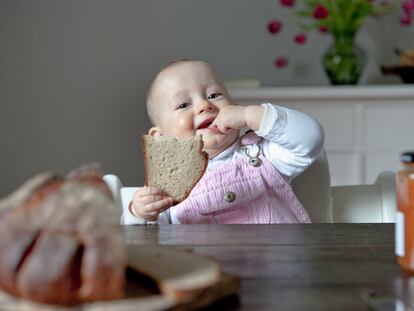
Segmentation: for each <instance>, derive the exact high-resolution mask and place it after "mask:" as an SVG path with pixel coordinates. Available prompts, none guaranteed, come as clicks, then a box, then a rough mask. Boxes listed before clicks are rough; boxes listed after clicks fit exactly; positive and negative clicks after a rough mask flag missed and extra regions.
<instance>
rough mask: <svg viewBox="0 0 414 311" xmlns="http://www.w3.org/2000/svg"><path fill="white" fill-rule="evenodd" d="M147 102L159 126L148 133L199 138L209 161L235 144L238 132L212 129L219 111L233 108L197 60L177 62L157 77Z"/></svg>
mask: <svg viewBox="0 0 414 311" xmlns="http://www.w3.org/2000/svg"><path fill="white" fill-rule="evenodd" d="M155 83H156V85H155V86H154V88H153V92H152V96H151V102H152V105H155V107H154V108H155V109H153V110H154V113H155V114H156V115H155V119H157V120H159V122H158V123H159V124H157V126H156V127H155V128H152V129H151V130H150V134H151V131H153V134H154V131H155V132H157V133H159V134H164V135H172V136H175V137H176V138H178V139H179V138H187V137H192V136H194V135H202V137H203V141H204V150H205V151H206V152H207V153H208V154H209V156H210V158H213V157H214V156H216V155H217V154H219V153H220V152H221V151H223V150H224V149H226V148H227V147H228V146H230V145H231V144H232V143H234V142H235V141H236V139H237V138H238V135H239V131H238V130H232V131H229V132H227V133H226V134H225V133H222V132H220V131H219V130H218V129H217V128H215V127H214V120H215V118H216V117H217V115H218V113H219V111H220V109H221V108H222V107H224V106H228V105H233V104H234V103H233V100H232V99H231V97H230V95H229V94H228V92H227V90H226V88H225V87H224V85H223V83H222V82H221V80H220V79H219V78H218V77H217V75H216V73H215V72H214V71H213V70H212V68H211V67H210V66H209V65H208V64H206V63H204V62H200V61H186V62H183V63H177V64H174V65H172V66H171V67H169V68H167V69H165V70H164V71H163V72H162V73H161V74H160V75H159V76H158V78H157V80H156V82H155Z"/></svg>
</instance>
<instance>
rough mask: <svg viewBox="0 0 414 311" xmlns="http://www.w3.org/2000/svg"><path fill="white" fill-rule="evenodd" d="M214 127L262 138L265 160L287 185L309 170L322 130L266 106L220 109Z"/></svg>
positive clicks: (319, 147) (291, 113)
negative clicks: (249, 131)
mask: <svg viewBox="0 0 414 311" xmlns="http://www.w3.org/2000/svg"><path fill="white" fill-rule="evenodd" d="M214 124H215V125H216V126H217V127H218V129H219V130H220V131H222V132H229V131H231V130H232V129H241V128H248V129H251V130H254V131H255V132H256V134H257V135H259V136H261V137H263V138H264V139H265V141H264V142H263V153H264V155H265V157H266V158H267V159H268V160H269V161H270V162H271V163H272V164H273V165H274V166H275V167H276V168H277V169H278V170H279V172H280V173H281V174H282V175H283V176H284V177H285V179H286V180H287V181H288V182H290V181H291V180H292V179H293V178H294V177H296V176H297V175H299V174H300V173H302V172H303V171H304V170H305V169H306V168H307V167H309V165H311V164H312V163H313V161H314V160H315V159H316V157H317V155H318V154H319V152H320V151H321V150H322V147H323V141H324V135H323V129H322V127H321V126H320V124H319V123H318V122H317V121H316V120H315V119H313V118H311V117H310V116H308V115H306V114H304V113H302V112H299V111H296V110H293V109H288V108H285V107H280V106H275V105H272V104H268V103H266V104H262V105H255V106H236V105H231V106H224V107H221V108H220V112H219V114H218V116H217V118H216V120H215V121H214Z"/></svg>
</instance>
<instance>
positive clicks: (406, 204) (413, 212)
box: [395, 151, 414, 273]
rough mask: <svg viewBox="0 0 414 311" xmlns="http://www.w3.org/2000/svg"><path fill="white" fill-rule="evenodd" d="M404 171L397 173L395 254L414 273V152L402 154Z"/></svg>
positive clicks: (399, 261)
mask: <svg viewBox="0 0 414 311" xmlns="http://www.w3.org/2000/svg"><path fill="white" fill-rule="evenodd" d="M400 161H401V163H402V164H403V169H402V170H400V171H399V172H397V176H396V178H397V180H396V181H397V214H396V223H395V253H396V255H397V261H398V263H399V264H400V266H401V267H402V268H403V269H404V270H405V271H407V272H410V273H414V151H410V152H404V153H402V154H401V157H400Z"/></svg>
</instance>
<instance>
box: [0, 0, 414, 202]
mask: <svg viewBox="0 0 414 311" xmlns="http://www.w3.org/2000/svg"><path fill="white" fill-rule="evenodd" d="M275 17H277V18H282V19H285V18H286V10H281V9H279V8H278V6H277V4H276V1H274V0H269V1H251V0H227V1H222V0H210V1H201V0H171V1H160V0H141V1H138V0H137V1H132V0H129V1H126V0H119V1H118V0H66V1H59V0H38V1H29V0H27V1H19V0H0V178H1V180H0V197H2V196H4V195H6V194H7V193H9V192H10V191H12V190H13V189H15V188H16V187H17V186H18V185H19V184H20V183H22V182H23V181H24V180H25V179H27V178H28V177H30V176H32V175H34V174H36V173H38V172H41V171H45V170H53V171H56V172H58V173H65V172H67V171H68V170H69V169H71V168H73V167H75V166H77V165H79V164H81V163H85V162H90V161H99V162H100V163H101V164H102V166H103V168H104V170H105V171H106V172H113V173H115V174H118V175H119V176H120V177H121V179H122V181H123V182H124V184H126V185H140V184H142V183H143V170H142V157H141V154H140V148H139V143H138V142H139V137H140V135H141V134H142V133H144V132H145V131H146V130H147V129H148V127H149V122H148V120H147V117H146V112H145V105H144V99H145V90H146V88H147V86H148V84H149V81H150V80H151V79H152V77H153V76H154V74H155V72H156V71H157V70H158V68H159V67H160V66H162V65H163V64H165V63H166V62H168V61H169V60H171V59H174V58H182V57H186V58H200V59H205V60H207V61H208V62H210V63H211V64H212V65H213V66H214V67H216V69H217V70H218V71H219V72H220V73H221V75H222V76H223V77H224V78H257V79H260V81H261V83H262V84H263V85H273V86H284V85H328V81H327V79H326V77H325V75H324V73H323V71H322V68H321V66H320V63H319V61H320V55H321V54H322V53H323V51H324V50H325V49H326V48H327V47H328V46H329V44H330V38H329V36H321V35H319V34H315V35H313V36H311V38H310V42H309V44H308V45H306V46H305V47H303V48H301V49H298V50H296V52H295V53H296V54H295V65H293V66H291V67H289V68H287V69H286V70H284V71H277V70H275V69H274V67H273V66H272V61H273V58H274V57H275V55H276V54H277V53H278V51H279V50H281V51H283V50H288V45H289V44H290V37H288V36H287V35H286V34H285V35H282V36H280V37H278V38H274V37H272V36H270V35H269V34H267V32H266V24H267V22H268V20H270V19H272V18H275ZM393 18H394V20H393ZM412 34H413V29H412V28H410V29H404V30H402V28H401V27H399V26H398V25H397V23H396V22H395V16H389V17H387V18H386V19H385V22H381V24H379V23H378V20H372V21H370V22H369V23H368V25H367V26H366V27H365V28H364V29H363V30H362V31H361V33H360V34H359V36H358V41H359V42H360V45H361V46H362V48H364V49H365V50H366V51H368V53H369V55H370V57H369V59H368V65H367V70H366V72H365V74H364V76H363V78H362V80H361V83H362V84H367V83H370V84H371V83H398V82H399V80H398V79H397V78H393V77H383V76H381V74H380V72H379V70H378V64H381V63H393V62H396V58H395V56H394V55H393V53H392V49H393V48H394V46H399V47H400V48H405V47H409V46H411V47H414V43H413V40H412V39H411V38H412ZM410 40H411V41H410Z"/></svg>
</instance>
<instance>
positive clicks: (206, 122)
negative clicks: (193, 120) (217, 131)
mask: <svg viewBox="0 0 414 311" xmlns="http://www.w3.org/2000/svg"><path fill="white" fill-rule="evenodd" d="M214 120H215V118H207V119H205V120H204V121H203V122H201V123H200V124H199V125H198V127H197V130H204V129H207V128H210V126H211V125H212V124H213V122H214Z"/></svg>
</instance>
